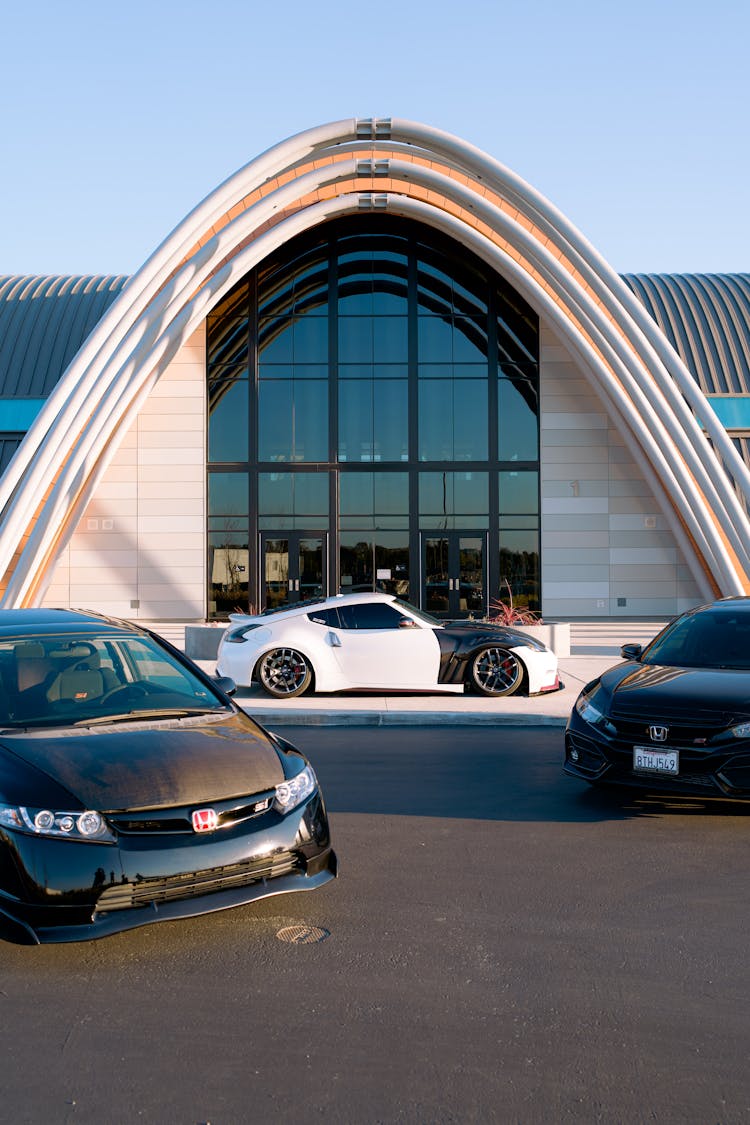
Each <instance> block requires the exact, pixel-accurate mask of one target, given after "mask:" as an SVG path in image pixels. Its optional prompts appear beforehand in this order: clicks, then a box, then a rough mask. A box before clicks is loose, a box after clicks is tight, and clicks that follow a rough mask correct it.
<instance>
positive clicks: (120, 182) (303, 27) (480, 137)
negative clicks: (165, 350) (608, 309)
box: [0, 0, 750, 274]
mask: <svg viewBox="0 0 750 1125" xmlns="http://www.w3.org/2000/svg"><path fill="white" fill-rule="evenodd" d="M4 8H5V10H4V12H3V16H2V21H1V23H0V27H1V29H2V30H1V35H2V39H1V40H0V68H1V73H2V87H1V89H2V92H1V93H0V99H2V101H1V104H2V148H1V149H0V151H2V167H1V168H0V173H1V174H0V215H1V216H2V217H1V219H0V224H1V225H0V274H9V273H35V274H43V273H65V274H74V273H133V272H135V270H136V269H137V268H138V267H139V265H141V263H142V262H143V261H144V260H145V259H146V257H147V256H148V255H149V254H150V253H151V251H152V250H153V249H154V247H155V246H156V245H158V243H160V242H161V241H162V239H163V238H164V237H165V236H166V235H167V234H168V233H169V231H170V230H171V229H172V228H173V227H174V226H175V225H176V224H177V223H178V222H179V221H180V219H181V218H182V217H183V216H184V215H185V214H186V213H187V212H188V211H189V210H190V209H191V208H192V207H193V206H194V205H195V204H196V203H197V202H198V201H199V200H200V199H202V198H203V197H204V196H205V195H206V194H208V192H210V191H211V190H212V189H213V188H214V187H215V186H216V185H217V184H218V183H220V182H221V181H222V180H223V179H225V178H226V176H228V175H229V174H230V173H231V172H233V171H235V169H237V168H239V167H241V166H242V165H243V164H245V163H246V162H247V161H248V160H250V159H251V158H252V157H254V156H256V155H257V154H258V153H260V152H262V151H263V150H264V149H266V148H268V147H269V146H271V145H272V144H274V143H276V142H277V141H279V140H283V139H284V138H286V137H288V136H290V135H291V134H293V133H296V132H299V131H300V130H302V129H305V128H308V127H309V126H312V125H318V124H321V123H323V122H325V121H330V120H337V119H339V118H344V117H353V116H368V117H369V116H394V117H407V118H412V119H416V120H420V121H424V122H427V123H428V124H431V125H435V126H437V127H439V128H441V129H445V130H448V131H449V132H452V133H456V134H459V135H460V136H462V137H464V138H465V139H466V140H468V141H471V142H472V143H473V144H476V145H478V146H479V147H480V148H483V149H484V150H485V151H486V152H488V153H490V154H491V155H492V156H494V157H495V158H496V159H498V160H499V161H501V162H502V163H503V164H505V165H507V166H508V167H510V168H512V169H513V170H514V171H515V172H517V173H518V174H519V175H521V176H522V177H524V179H526V180H527V181H528V182H529V183H531V184H532V185H533V186H534V187H535V188H537V189H538V190H539V191H541V192H542V193H543V194H544V195H546V196H547V197H548V198H549V199H550V200H551V201H552V202H553V203H555V204H556V205H557V206H558V207H559V208H560V209H561V210H562V211H563V212H564V213H565V214H566V215H567V216H568V217H569V218H570V219H571V220H572V221H573V222H574V223H576V225H577V226H578V227H579V228H580V229H581V230H582V231H583V233H584V234H585V235H586V236H587V237H588V238H589V239H590V240H591V241H592V242H593V243H594V245H595V246H596V247H597V249H598V250H599V251H600V252H601V253H602V254H603V255H604V256H605V257H606V258H607V259H608V260H609V261H610V262H611V264H612V265H613V266H614V267H615V268H616V269H617V270H619V271H621V272H630V271H634V272H639V271H640V272H648V271H652V272H656V271H683V272H687V271H698V272H710V271H725V272H732V271H741V272H747V271H750V224H749V223H748V212H747V196H748V191H747V185H748V182H749V181H750V174H749V173H750V155H749V152H750V145H749V144H748V109H749V107H750V65H749V64H748V58H747V52H748V44H749V43H750V4H748V3H747V0H713V2H712V3H706V2H701V3H698V2H696V0H629V2H628V3H626V4H614V3H610V2H607V0H598V2H597V0H567V2H566V0H522V2H519V0H494V2H493V0H455V3H448V2H447V0H434V2H432V3H429V2H427V0H380V2H379V3H378V2H376V3H362V2H361V0H360V2H359V3H358V2H357V0H347V2H342V0H327V2H325V3H320V2H318V3H313V2H305V3H302V2H300V0H276V2H274V0H268V2H264V3H260V2H256V0H245V2H242V0H205V2H204V3H198V2H196V0H149V2H145V0H128V3H127V4H123V5H116V4H113V3H106V2H104V0H97V2H95V3H94V2H91V0H68V2H67V3H60V2H59V0H26V2H25V3H23V4H21V3H10V2H9V3H8V4H6V5H5V6H4Z"/></svg>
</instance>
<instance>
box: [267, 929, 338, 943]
mask: <svg viewBox="0 0 750 1125" xmlns="http://www.w3.org/2000/svg"><path fill="white" fill-rule="evenodd" d="M330 936H331V931H330V930H322V929H321V928H320V927H319V926H284V928H283V929H282V930H279V932H278V933H277V935H276V937H277V938H278V939H279V941H287V942H289V943H290V945H312V944H314V943H315V942H316V941H325V940H326V938H327V937H330Z"/></svg>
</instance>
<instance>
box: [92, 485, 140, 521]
mask: <svg viewBox="0 0 750 1125" xmlns="http://www.w3.org/2000/svg"><path fill="white" fill-rule="evenodd" d="M117 487H118V488H120V489H122V488H123V487H124V486H123V485H118V486H117ZM128 488H131V486H130V485H129V486H128ZM132 488H133V489H134V488H135V481H133V483H132ZM108 491H109V488H108V487H107V486H105V489H104V492H105V495H102V494H101V492H100V490H99V489H97V490H96V495H95V496H94V498H93V500H92V501H91V503H90V504H88V505H87V507H86V513H85V515H84V517H83V519H82V520H81V522H80V524H79V525H78V526H79V528H81V529H83V530H84V531H87V530H90V528H89V524H88V521H89V520H91V519H98V520H99V530H102V525H101V521H102V519H110V520H111V519H117V520H118V528H119V530H120V531H123V530H125V527H126V526H128V525H127V524H125V523H123V521H124V520H126V519H127V518H129V517H133V516H137V515H138V496H137V493H135V495H130V496H120V497H116V496H115V497H111V496H107V495H106V493H107V492H108Z"/></svg>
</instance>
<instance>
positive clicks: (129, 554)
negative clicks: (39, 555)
mask: <svg viewBox="0 0 750 1125" xmlns="http://www.w3.org/2000/svg"><path fill="white" fill-rule="evenodd" d="M133 566H135V567H137V566H138V552H137V551H136V550H135V549H134V548H133V549H131V550H123V551H89V550H78V549H76V548H75V547H72V548H71V552H70V573H71V575H73V576H75V575H76V573H77V571H78V568H79V567H98V568H99V573H100V574H109V573H112V574H118V573H119V572H120V571H121V570H122V569H123V568H127V567H133Z"/></svg>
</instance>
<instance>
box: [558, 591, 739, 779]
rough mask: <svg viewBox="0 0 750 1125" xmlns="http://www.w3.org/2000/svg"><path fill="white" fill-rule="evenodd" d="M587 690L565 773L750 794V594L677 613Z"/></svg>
mask: <svg viewBox="0 0 750 1125" xmlns="http://www.w3.org/2000/svg"><path fill="white" fill-rule="evenodd" d="M621 651H622V655H623V657H625V663H623V664H618V665H616V667H614V668H610V669H609V670H608V671H607V672H605V673H604V674H603V675H602V676H600V677H598V678H597V679H596V680H592V682H591V683H589V684H587V685H586V687H585V688H584V689H583V691H582V692H581V694H580V696H579V697H578V700H577V701H576V704H575V706H574V708H573V711H572V714H571V716H570V719H569V721H568V726H567V730H566V733H565V766H564V768H565V772H566V773H568V774H572V775H573V776H575V777H580V778H583V779H584V780H586V781H589V782H591V783H593V784H599V783H608V784H617V785H628V786H636V787H638V788H640V789H646V790H651V791H652V792H665V793H674V794H683V795H690V796H693V797H695V796H700V797H729V798H733V799H750V598H746V597H732V598H723V599H721V600H720V601H717V602H713V603H712V604H710V605H704V606H699V607H698V608H696V609H693V610H690V611H689V612H687V613H684V614H682V615H681V616H680V617H678V618H676V619H675V620H674V621H673V622H672V623H671V624H669V625H667V626H666V628H665V629H663V630H662V632H661V633H659V635H658V636H657V637H655V638H654V640H653V641H651V643H650V644H649V645H648V646H647V647H646V648H645V649H644V650H643V651H641V646H640V645H635V644H634V645H624V646H623V648H622V650H621Z"/></svg>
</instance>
